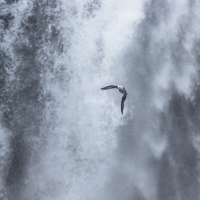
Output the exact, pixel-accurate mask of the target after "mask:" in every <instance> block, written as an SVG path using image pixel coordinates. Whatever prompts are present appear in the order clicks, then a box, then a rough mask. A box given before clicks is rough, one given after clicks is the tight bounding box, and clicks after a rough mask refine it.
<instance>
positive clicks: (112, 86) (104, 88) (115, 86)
mask: <svg viewBox="0 0 200 200" xmlns="http://www.w3.org/2000/svg"><path fill="white" fill-rule="evenodd" d="M113 88H118V86H117V85H109V86H106V87H103V88H101V89H102V90H108V89H113Z"/></svg>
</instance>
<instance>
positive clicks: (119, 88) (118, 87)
mask: <svg viewBox="0 0 200 200" xmlns="http://www.w3.org/2000/svg"><path fill="white" fill-rule="evenodd" d="M114 88H116V89H118V90H119V92H121V93H122V94H123V96H122V100H121V113H122V114H123V110H124V101H125V100H126V96H127V92H126V90H125V88H124V87H123V86H121V85H119V86H117V85H109V86H106V87H103V88H101V89H102V90H108V89H114Z"/></svg>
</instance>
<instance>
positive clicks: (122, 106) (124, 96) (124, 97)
mask: <svg viewBox="0 0 200 200" xmlns="http://www.w3.org/2000/svg"><path fill="white" fill-rule="evenodd" d="M126 95H127V93H126V92H124V95H123V96H122V101H121V113H122V114H123V110H124V101H125V100H126Z"/></svg>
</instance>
